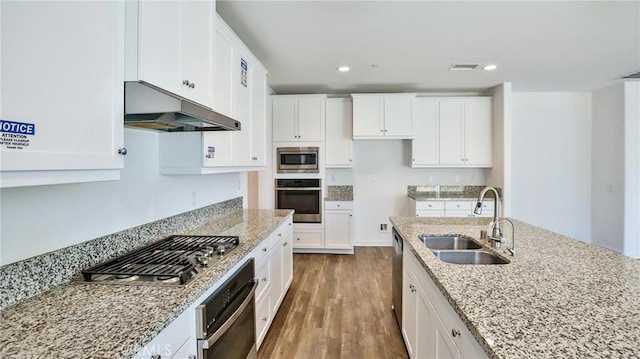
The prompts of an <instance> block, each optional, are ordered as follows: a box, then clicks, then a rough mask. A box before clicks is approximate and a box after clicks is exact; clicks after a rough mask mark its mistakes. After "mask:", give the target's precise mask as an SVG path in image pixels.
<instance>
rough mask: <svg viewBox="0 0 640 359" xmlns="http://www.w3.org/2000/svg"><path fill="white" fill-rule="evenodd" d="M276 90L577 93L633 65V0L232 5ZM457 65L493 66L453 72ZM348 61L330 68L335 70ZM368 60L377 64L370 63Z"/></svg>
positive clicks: (222, 3) (636, 65)
mask: <svg viewBox="0 0 640 359" xmlns="http://www.w3.org/2000/svg"><path fill="white" fill-rule="evenodd" d="M217 8H218V13H219V14H220V15H221V16H222V17H223V18H224V19H225V21H226V22H227V23H228V24H229V25H230V26H231V27H232V28H233V29H234V31H235V32H236V33H237V34H238V35H239V36H240V37H241V38H242V39H243V41H244V42H245V43H246V44H247V46H249V48H251V49H252V51H253V52H254V54H255V55H256V56H257V57H258V58H259V59H260V60H261V62H262V63H263V64H264V65H265V66H266V67H267V69H268V70H269V75H268V82H269V85H270V86H271V87H272V88H273V89H274V90H275V91H276V92H277V93H345V92H385V91H390V92H398V91H403V92H412V91H418V92H433V91H439V92H446V91H460V90H466V91H477V90H481V89H486V88H490V87H493V86H495V85H497V84H499V83H502V82H512V83H513V88H514V90H515V91H580V90H592V89H595V88H599V87H603V86H606V85H609V84H613V83H615V82H616V81H619V80H616V79H618V78H620V77H621V76H624V75H628V74H630V73H632V72H637V71H640V1H567V2H556V1H532V2H524V1H497V2H485V1H468V2H460V1H397V0H393V1H392V0H387V1H307V0H298V1H268V0H266V1H265V0H262V1H246V0H242V1H238V0H233V1H230V0H218V2H217ZM453 63H478V64H480V65H484V64H496V65H498V69H497V70H495V71H490V72H488V71H483V70H482V69H480V68H479V69H476V70H474V71H458V72H453V71H449V70H448V68H449V66H450V65H451V64H453ZM340 65H347V66H350V67H351V71H350V72H348V73H338V72H337V71H336V67H338V66H340ZM371 65H377V66H378V67H377V68H373V67H372V66H371Z"/></svg>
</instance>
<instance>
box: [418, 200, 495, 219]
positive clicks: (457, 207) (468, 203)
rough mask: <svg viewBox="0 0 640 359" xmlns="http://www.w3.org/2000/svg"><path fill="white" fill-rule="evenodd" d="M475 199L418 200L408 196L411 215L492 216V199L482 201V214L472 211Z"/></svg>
mask: <svg viewBox="0 0 640 359" xmlns="http://www.w3.org/2000/svg"><path fill="white" fill-rule="evenodd" d="M476 203H477V201H476V200H475V199H469V200H460V201H456V200H420V201H416V200H415V199H413V198H409V215H410V216H411V217H493V213H494V212H493V203H494V202H493V200H485V201H483V202H482V214H480V215H477V214H474V213H473V210H474V209H475V206H476Z"/></svg>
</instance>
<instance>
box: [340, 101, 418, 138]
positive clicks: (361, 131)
mask: <svg viewBox="0 0 640 359" xmlns="http://www.w3.org/2000/svg"><path fill="white" fill-rule="evenodd" d="M415 96H416V94H414V93H413V94H352V95H351V97H352V98H353V139H354V140H355V139H379V138H391V139H403V138H413V101H414V98H415Z"/></svg>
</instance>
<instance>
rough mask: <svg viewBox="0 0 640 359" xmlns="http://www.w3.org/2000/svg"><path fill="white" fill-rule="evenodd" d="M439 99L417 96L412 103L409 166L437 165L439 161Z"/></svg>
mask: <svg viewBox="0 0 640 359" xmlns="http://www.w3.org/2000/svg"><path fill="white" fill-rule="evenodd" d="M439 118H440V116H439V101H438V100H434V99H430V98H425V97H418V98H416V100H415V102H414V103H413V130H414V134H415V139H414V140H413V141H411V167H424V166H434V165H438V164H439V162H440V143H439V141H440V136H439V130H438V125H439Z"/></svg>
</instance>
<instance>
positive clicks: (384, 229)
mask: <svg viewBox="0 0 640 359" xmlns="http://www.w3.org/2000/svg"><path fill="white" fill-rule="evenodd" d="M386 231H387V224H386V223H380V232H386Z"/></svg>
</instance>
